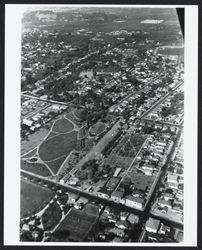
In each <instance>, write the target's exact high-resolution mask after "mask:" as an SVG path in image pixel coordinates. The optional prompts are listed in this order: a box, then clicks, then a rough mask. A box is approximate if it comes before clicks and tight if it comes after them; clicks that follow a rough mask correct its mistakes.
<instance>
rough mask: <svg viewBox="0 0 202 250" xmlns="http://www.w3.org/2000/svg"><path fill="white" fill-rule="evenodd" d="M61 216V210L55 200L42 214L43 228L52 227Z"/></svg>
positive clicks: (49, 228)
mask: <svg viewBox="0 0 202 250" xmlns="http://www.w3.org/2000/svg"><path fill="white" fill-rule="evenodd" d="M61 218H62V211H61V209H60V207H59V205H58V204H57V202H54V203H53V204H50V205H49V207H48V208H47V209H46V211H45V212H44V213H43V215H42V223H43V227H44V230H52V229H54V228H55V227H56V226H57V224H58V223H59V222H60V220H61Z"/></svg>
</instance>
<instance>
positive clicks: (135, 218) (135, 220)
mask: <svg viewBox="0 0 202 250" xmlns="http://www.w3.org/2000/svg"><path fill="white" fill-rule="evenodd" d="M127 220H128V221H129V222H130V223H131V224H132V225H133V224H138V223H139V217H138V216H137V215H135V214H130V215H129V216H128V218H127Z"/></svg>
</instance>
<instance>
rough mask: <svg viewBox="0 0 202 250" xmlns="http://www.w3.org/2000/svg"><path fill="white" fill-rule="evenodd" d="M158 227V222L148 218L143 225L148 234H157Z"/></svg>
mask: <svg viewBox="0 0 202 250" xmlns="http://www.w3.org/2000/svg"><path fill="white" fill-rule="evenodd" d="M159 226H160V220H156V219H153V218H151V217H150V218H149V219H148V220H147V222H146V224H145V229H146V231H147V232H150V233H157V232H158V230H159Z"/></svg>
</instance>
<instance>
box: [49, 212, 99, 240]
mask: <svg viewBox="0 0 202 250" xmlns="http://www.w3.org/2000/svg"><path fill="white" fill-rule="evenodd" d="M96 220H97V217H96V216H94V215H92V214H88V213H86V212H84V211H82V210H76V209H74V208H73V209H71V210H70V212H69V213H68V215H67V217H66V218H65V219H64V220H63V221H62V223H61V224H60V226H59V227H58V228H57V230H56V232H55V233H54V234H53V237H52V241H60V239H59V238H58V237H57V234H58V232H64V231H65V232H66V234H67V237H66V238H65V239H64V238H63V239H61V240H62V241H77V242H79V241H82V240H84V239H85V237H86V235H87V234H88V232H89V231H90V230H91V228H92V226H93V225H94V224H95V222H96Z"/></svg>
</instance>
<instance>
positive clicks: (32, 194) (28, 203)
mask: <svg viewBox="0 0 202 250" xmlns="http://www.w3.org/2000/svg"><path fill="white" fill-rule="evenodd" d="M20 197H21V200H20V216H21V218H23V217H26V216H29V215H31V214H33V213H35V212H38V211H40V210H41V209H42V208H43V207H44V206H45V204H46V203H47V202H48V201H49V200H50V199H51V197H52V192H51V191H50V190H49V189H46V188H43V187H41V186H38V185H36V184H33V183H30V182H28V181H25V180H23V179H22V180H21V196H20Z"/></svg>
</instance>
